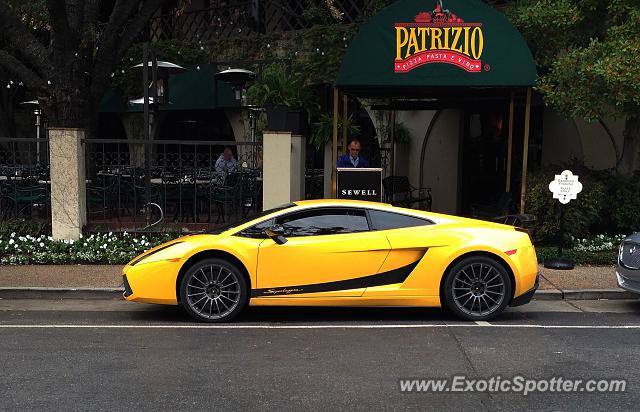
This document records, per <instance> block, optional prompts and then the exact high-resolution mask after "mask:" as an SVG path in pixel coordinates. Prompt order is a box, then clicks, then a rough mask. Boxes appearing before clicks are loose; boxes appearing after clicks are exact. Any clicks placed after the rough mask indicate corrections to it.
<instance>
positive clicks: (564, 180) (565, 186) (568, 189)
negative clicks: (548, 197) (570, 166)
mask: <svg viewBox="0 0 640 412" xmlns="http://www.w3.org/2000/svg"><path fill="white" fill-rule="evenodd" d="M549 190H550V191H551V193H553V198H554V199H558V200H559V201H560V203H562V204H563V205H566V204H567V203H569V202H570V201H572V200H575V199H577V198H578V193H580V192H582V183H580V182H579V181H578V176H576V175H574V174H573V173H571V170H565V171H564V172H562V173H560V174H559V175H556V178H555V180H554V181H553V182H551V183H549Z"/></svg>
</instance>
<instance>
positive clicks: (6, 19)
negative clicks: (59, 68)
mask: <svg viewBox="0 0 640 412" xmlns="http://www.w3.org/2000/svg"><path fill="white" fill-rule="evenodd" d="M0 27H2V29H3V30H2V36H3V37H4V38H6V39H7V40H8V41H9V43H11V45H12V46H13V47H14V48H15V49H16V50H18V51H19V52H20V54H21V55H22V56H24V57H25V59H26V60H27V61H28V62H29V64H31V65H32V66H33V67H34V68H35V69H36V70H37V71H38V73H39V74H40V75H41V76H47V75H48V74H49V73H50V71H51V67H50V63H49V58H48V56H49V53H48V51H47V49H46V48H45V47H44V45H42V43H40V42H39V41H38V39H36V37H35V36H34V35H33V34H31V32H30V31H29V29H28V28H27V27H26V26H25V25H24V24H22V22H21V21H20V19H19V18H18V16H16V14H15V13H14V12H13V10H12V9H11V7H9V5H8V4H7V3H6V1H5V0H2V1H0Z"/></svg>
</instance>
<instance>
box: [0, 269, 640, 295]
mask: <svg viewBox="0 0 640 412" xmlns="http://www.w3.org/2000/svg"><path fill="white" fill-rule="evenodd" d="M122 267H123V266H121V265H113V266H112V265H59V266H56V265H25V266H0V297H7V298H10V297H11V296H14V295H16V294H21V293H26V292H24V291H30V292H29V295H30V296H31V295H33V296H36V297H37V296H40V295H42V294H47V295H50V294H53V292H60V293H62V294H63V295H64V297H67V296H74V295H78V296H84V295H87V296H90V297H94V296H96V295H99V292H105V293H108V294H110V295H115V294H118V293H119V291H121V290H122V276H121V271H122ZM540 270H541V273H542V277H541V279H540V289H539V290H538V293H536V297H535V298H537V299H626V298H635V297H636V295H634V294H632V293H628V292H625V291H623V290H622V289H620V288H618V286H617V284H616V277H615V267H614V266H577V267H576V268H575V269H574V270H568V271H563V270H551V269H546V268H544V267H543V266H542V265H541V266H540ZM71 292H73V293H71ZM637 297H638V298H640V295H638V296H637Z"/></svg>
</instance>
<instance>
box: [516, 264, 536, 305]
mask: <svg viewBox="0 0 640 412" xmlns="http://www.w3.org/2000/svg"><path fill="white" fill-rule="evenodd" d="M539 286H540V272H538V274H537V275H536V283H535V284H534V285H533V288H531V289H529V290H528V291H527V292H525V293H523V294H522V295H520V296H518V297H517V298H513V299H512V300H511V303H509V306H522V305H526V304H527V303H529V302H531V299H532V298H533V295H535V293H536V290H538V287H539Z"/></svg>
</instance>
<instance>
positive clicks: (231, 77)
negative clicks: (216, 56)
mask: <svg viewBox="0 0 640 412" xmlns="http://www.w3.org/2000/svg"><path fill="white" fill-rule="evenodd" d="M215 77H216V80H222V81H223V82H225V83H229V84H230V85H231V88H232V89H233V91H234V92H235V99H236V101H237V102H238V104H239V105H240V107H241V108H248V109H249V123H250V128H251V168H252V169H255V168H256V163H257V161H256V159H257V153H256V147H255V145H256V120H257V116H258V114H259V109H257V108H255V107H253V106H247V94H246V85H247V83H249V82H250V81H251V80H253V79H255V77H256V74H255V73H254V72H252V71H251V70H246V69H232V68H228V69H227V70H223V71H221V72H219V73H216V75H215Z"/></svg>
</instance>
